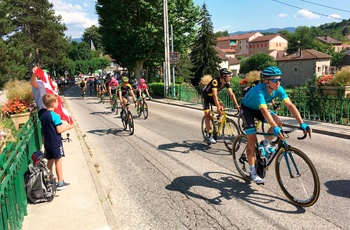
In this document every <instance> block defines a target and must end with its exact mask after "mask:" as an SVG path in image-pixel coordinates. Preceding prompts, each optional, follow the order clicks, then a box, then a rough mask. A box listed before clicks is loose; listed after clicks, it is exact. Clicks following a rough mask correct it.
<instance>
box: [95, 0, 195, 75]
mask: <svg viewBox="0 0 350 230" xmlns="http://www.w3.org/2000/svg"><path fill="white" fill-rule="evenodd" d="M162 2H163V1H162V0H149V1H143V0H133V1H125V0H114V1H110V0H98V1H97V4H96V11H97V14H98V15H99V24H100V27H99V31H100V33H101V35H102V44H103V46H104V48H105V52H106V53H107V54H109V55H111V57H112V58H113V59H114V60H116V62H117V63H118V64H120V65H121V66H123V67H126V68H127V69H128V70H129V71H130V72H132V71H133V72H134V73H135V77H136V78H139V77H140V76H141V73H142V72H143V65H144V63H145V62H146V61H147V63H148V65H149V66H154V65H155V64H157V65H158V66H159V67H160V66H162V63H163V60H164V58H163V57H164V48H163V47H164V40H163V39H164V30H163V27H164V22H163V19H164V17H163V4H162ZM168 11H169V13H168V15H169V27H170V25H173V33H174V46H175V48H176V51H178V52H179V53H185V52H187V50H186V48H187V47H188V46H189V44H190V42H192V34H193V33H194V26H195V21H196V20H197V17H198V7H195V6H194V4H193V1H192V0H169V1H168Z"/></svg>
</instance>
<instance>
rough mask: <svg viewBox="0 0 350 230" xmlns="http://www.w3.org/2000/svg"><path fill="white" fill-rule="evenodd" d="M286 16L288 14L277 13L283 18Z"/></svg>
mask: <svg viewBox="0 0 350 230" xmlns="http://www.w3.org/2000/svg"><path fill="white" fill-rule="evenodd" d="M287 16H288V14H279V15H278V17H279V18H285V17H287Z"/></svg>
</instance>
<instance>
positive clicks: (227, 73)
mask: <svg viewBox="0 0 350 230" xmlns="http://www.w3.org/2000/svg"><path fill="white" fill-rule="evenodd" d="M224 75H232V72H231V71H230V70H228V69H226V68H222V69H220V76H221V77H222V76H224Z"/></svg>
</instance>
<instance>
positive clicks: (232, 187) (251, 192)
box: [165, 172, 305, 214]
mask: <svg viewBox="0 0 350 230" xmlns="http://www.w3.org/2000/svg"><path fill="white" fill-rule="evenodd" d="M238 178H240V177H237V176H235V175H233V174H229V173H224V172H206V173H204V174H203V176H182V177H178V178H175V179H174V180H173V181H172V183H171V184H169V185H167V186H166V187H165V188H166V189H168V190H171V191H178V192H181V193H183V194H185V195H186V196H190V197H193V198H197V199H201V200H205V201H206V202H207V203H208V204H213V205H221V204H222V202H223V199H225V200H230V199H233V198H234V199H242V200H244V201H246V202H248V203H250V204H253V205H256V206H259V207H262V208H265V209H268V210H272V211H277V212H282V213H294V214H300V213H304V212H305V209H303V208H301V207H298V206H296V205H294V204H292V203H290V202H289V201H287V200H285V199H284V198H281V197H278V196H273V195H267V194H263V193H259V192H258V190H255V189H253V188H252V187H251V186H250V184H251V182H249V181H245V182H241V181H240V180H238ZM208 188H209V189H215V190H218V191H219V194H220V195H219V196H217V197H214V198H209V197H207V196H208V195H207V194H208ZM201 191H203V193H201ZM215 194H217V193H215ZM276 200H281V201H285V202H286V203H288V204H290V205H291V206H293V210H283V209H282V207H281V208H280V209H278V208H277V207H278V206H277V205H273V203H275V202H276ZM294 208H295V209H294ZM288 209H290V208H289V207H288Z"/></svg>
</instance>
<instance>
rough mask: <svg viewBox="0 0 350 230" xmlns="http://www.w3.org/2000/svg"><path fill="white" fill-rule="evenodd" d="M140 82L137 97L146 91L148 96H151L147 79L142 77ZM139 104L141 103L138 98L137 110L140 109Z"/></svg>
mask: <svg viewBox="0 0 350 230" xmlns="http://www.w3.org/2000/svg"><path fill="white" fill-rule="evenodd" d="M139 82H140V83H139V84H138V85H137V91H136V98H140V97H141V96H142V93H146V95H147V97H149V98H151V96H150V95H149V92H148V86H147V84H146V81H145V79H143V78H140V80H139ZM139 104H140V101H139V100H137V101H136V108H137V110H139ZM137 112H138V111H137Z"/></svg>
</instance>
